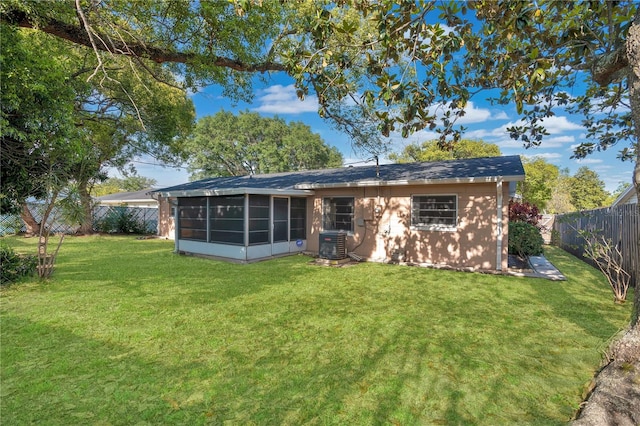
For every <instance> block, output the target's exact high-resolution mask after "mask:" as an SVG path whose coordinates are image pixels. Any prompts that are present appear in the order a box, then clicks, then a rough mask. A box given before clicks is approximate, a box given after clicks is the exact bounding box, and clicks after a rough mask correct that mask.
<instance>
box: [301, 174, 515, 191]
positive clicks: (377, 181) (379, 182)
mask: <svg viewBox="0 0 640 426" xmlns="http://www.w3.org/2000/svg"><path fill="white" fill-rule="evenodd" d="M523 180H524V175H513V176H487V177H468V178H445V179H417V180H404V179H403V180H380V179H373V180H361V181H355V182H346V183H299V184H297V185H295V186H294V188H296V189H326V188H349V187H363V186H364V187H367V186H372V187H375V186H408V185H437V184H461V183H493V182H502V181H511V182H517V181H523Z"/></svg>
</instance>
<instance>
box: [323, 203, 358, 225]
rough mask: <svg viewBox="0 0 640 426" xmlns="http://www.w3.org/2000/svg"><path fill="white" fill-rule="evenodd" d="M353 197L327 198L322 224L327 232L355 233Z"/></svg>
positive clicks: (324, 204)
mask: <svg viewBox="0 0 640 426" xmlns="http://www.w3.org/2000/svg"><path fill="white" fill-rule="evenodd" d="M353 212H354V200H353V197H335V198H325V199H324V200H323V212H322V223H323V229H324V230H325V231H348V232H352V231H353Z"/></svg>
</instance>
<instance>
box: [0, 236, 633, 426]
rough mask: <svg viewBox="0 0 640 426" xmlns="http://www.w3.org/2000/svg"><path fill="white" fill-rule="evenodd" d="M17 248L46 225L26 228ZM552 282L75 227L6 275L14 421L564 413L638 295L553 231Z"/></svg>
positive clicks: (7, 376) (457, 420)
mask: <svg viewBox="0 0 640 426" xmlns="http://www.w3.org/2000/svg"><path fill="white" fill-rule="evenodd" d="M5 241H6V242H8V243H9V244H10V245H12V246H13V247H14V248H15V249H16V250H17V251H29V250H31V251H32V250H34V248H35V241H33V240H25V239H22V238H10V239H6V238H5ZM546 255H547V257H548V258H549V259H550V260H551V261H552V262H553V263H554V264H555V265H556V266H557V267H558V268H559V269H560V270H561V271H562V272H563V273H564V274H565V275H567V277H568V281H566V282H551V281H545V280H539V279H526V278H516V277H506V276H495V275H484V274H472V273H462V272H452V271H442V270H431V269H423V268H417V267H404V266H394V265H383V264H358V265H356V266H352V267H345V268H327V267H319V266H315V265H311V264H309V260H310V259H309V258H307V257H304V256H293V257H287V258H281V259H277V260H272V261H268V262H262V263H256V264H251V265H238V264H229V263H223V262H218V261H213V260H207V259H200V258H194V257H185V256H178V255H175V254H173V253H172V243H171V242H168V241H161V240H136V239H133V238H127V237H84V238H73V237H71V238H68V239H67V240H65V242H64V244H63V246H62V249H61V251H60V255H59V261H58V266H57V269H56V272H55V274H54V277H53V279H52V280H51V281H49V282H46V283H42V284H41V283H39V282H37V281H35V280H32V281H27V282H23V283H20V284H17V285H13V286H11V287H9V288H8V289H4V290H3V291H2V298H1V305H0V306H1V315H2V322H1V327H2V329H1V331H2V333H1V342H0V350H1V352H0V355H1V362H2V372H1V379H2V382H1V387H0V401H1V402H0V404H1V405H0V408H1V412H0V416H1V417H0V418H1V419H2V424H3V425H13V424H30V423H33V424H36V423H37V424H52V425H57V424H60V425H67V424H101V425H106V424H112V425H120V424H123V425H124V424H190V425H191V424H194V425H196V424H222V423H226V424H243V425H246V424H290V425H299V424H322V425H325V424H340V425H343V424H350V425H351V424H367V425H368V424H402V425H411V424H491V425H493V424H563V423H564V422H566V421H567V420H569V419H570V418H571V417H572V416H573V414H574V412H575V410H576V409H577V408H578V405H579V404H580V402H581V399H582V397H581V394H582V392H583V389H584V387H585V385H586V384H587V383H588V382H589V380H590V379H591V378H592V376H593V373H594V371H595V370H596V369H597V368H598V366H599V363H600V361H601V357H602V351H603V350H604V349H605V348H606V346H607V342H608V341H609V340H610V339H611V338H612V336H614V335H615V334H616V333H617V332H618V331H619V330H620V329H622V328H623V327H624V326H625V325H626V324H627V321H628V319H629V315H630V311H631V306H630V304H627V306H618V305H615V304H614V303H613V301H612V296H611V293H610V290H609V289H608V288H607V285H606V281H605V280H604V278H603V277H602V276H601V275H600V274H599V273H598V272H597V271H595V270H594V269H592V268H590V267H589V266H587V265H585V264H583V263H581V262H580V261H579V260H577V259H575V258H574V257H572V256H570V255H568V254H566V253H564V252H562V251H560V250H558V249H554V248H549V249H548V250H547V252H546Z"/></svg>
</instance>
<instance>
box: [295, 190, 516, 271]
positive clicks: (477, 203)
mask: <svg viewBox="0 0 640 426" xmlns="http://www.w3.org/2000/svg"><path fill="white" fill-rule="evenodd" d="M429 194H456V195H457V197H458V226H457V230H456V231H438V230H418V229H411V226H410V222H411V196H412V195H429ZM502 195H503V197H502V198H503V199H502V203H503V205H502V235H503V236H502V248H501V252H502V259H501V267H502V269H507V265H508V263H507V262H508V258H507V248H508V247H507V234H508V228H507V227H508V200H509V198H508V195H509V189H508V185H507V184H505V185H503V187H502ZM335 196H354V197H355V204H356V207H355V218H354V232H353V234H350V235H349V236H348V237H347V249H348V251H349V252H352V251H353V252H355V253H356V254H358V255H360V256H364V257H366V258H367V259H369V260H371V261H390V260H396V259H397V260H403V261H406V262H414V263H425V264H435V265H449V266H454V267H465V268H473V269H498V268H497V265H496V263H497V250H498V249H497V237H498V223H497V221H498V214H497V186H496V184H495V183H478V184H461V185H428V186H405V187H380V188H378V187H366V188H365V187H360V188H341V189H331V190H316V191H315V195H314V196H312V197H309V201H308V203H309V204H308V208H307V212H308V223H309V227H308V229H309V233H308V235H307V248H308V250H310V251H312V252H317V251H318V246H319V241H318V239H319V233H320V232H322V199H323V198H324V197H335ZM376 205H378V206H380V207H381V209H382V214H381V215H380V217H375V216H374V207H375V206H376ZM359 219H360V220H359Z"/></svg>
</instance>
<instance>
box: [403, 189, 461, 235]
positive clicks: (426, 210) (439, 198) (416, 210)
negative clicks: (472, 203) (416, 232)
mask: <svg viewBox="0 0 640 426" xmlns="http://www.w3.org/2000/svg"><path fill="white" fill-rule="evenodd" d="M457 225H458V197H457V195H455V194H447V195H414V196H412V197H411V226H414V227H416V228H423V229H434V230H455V229H456V226H457Z"/></svg>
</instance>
